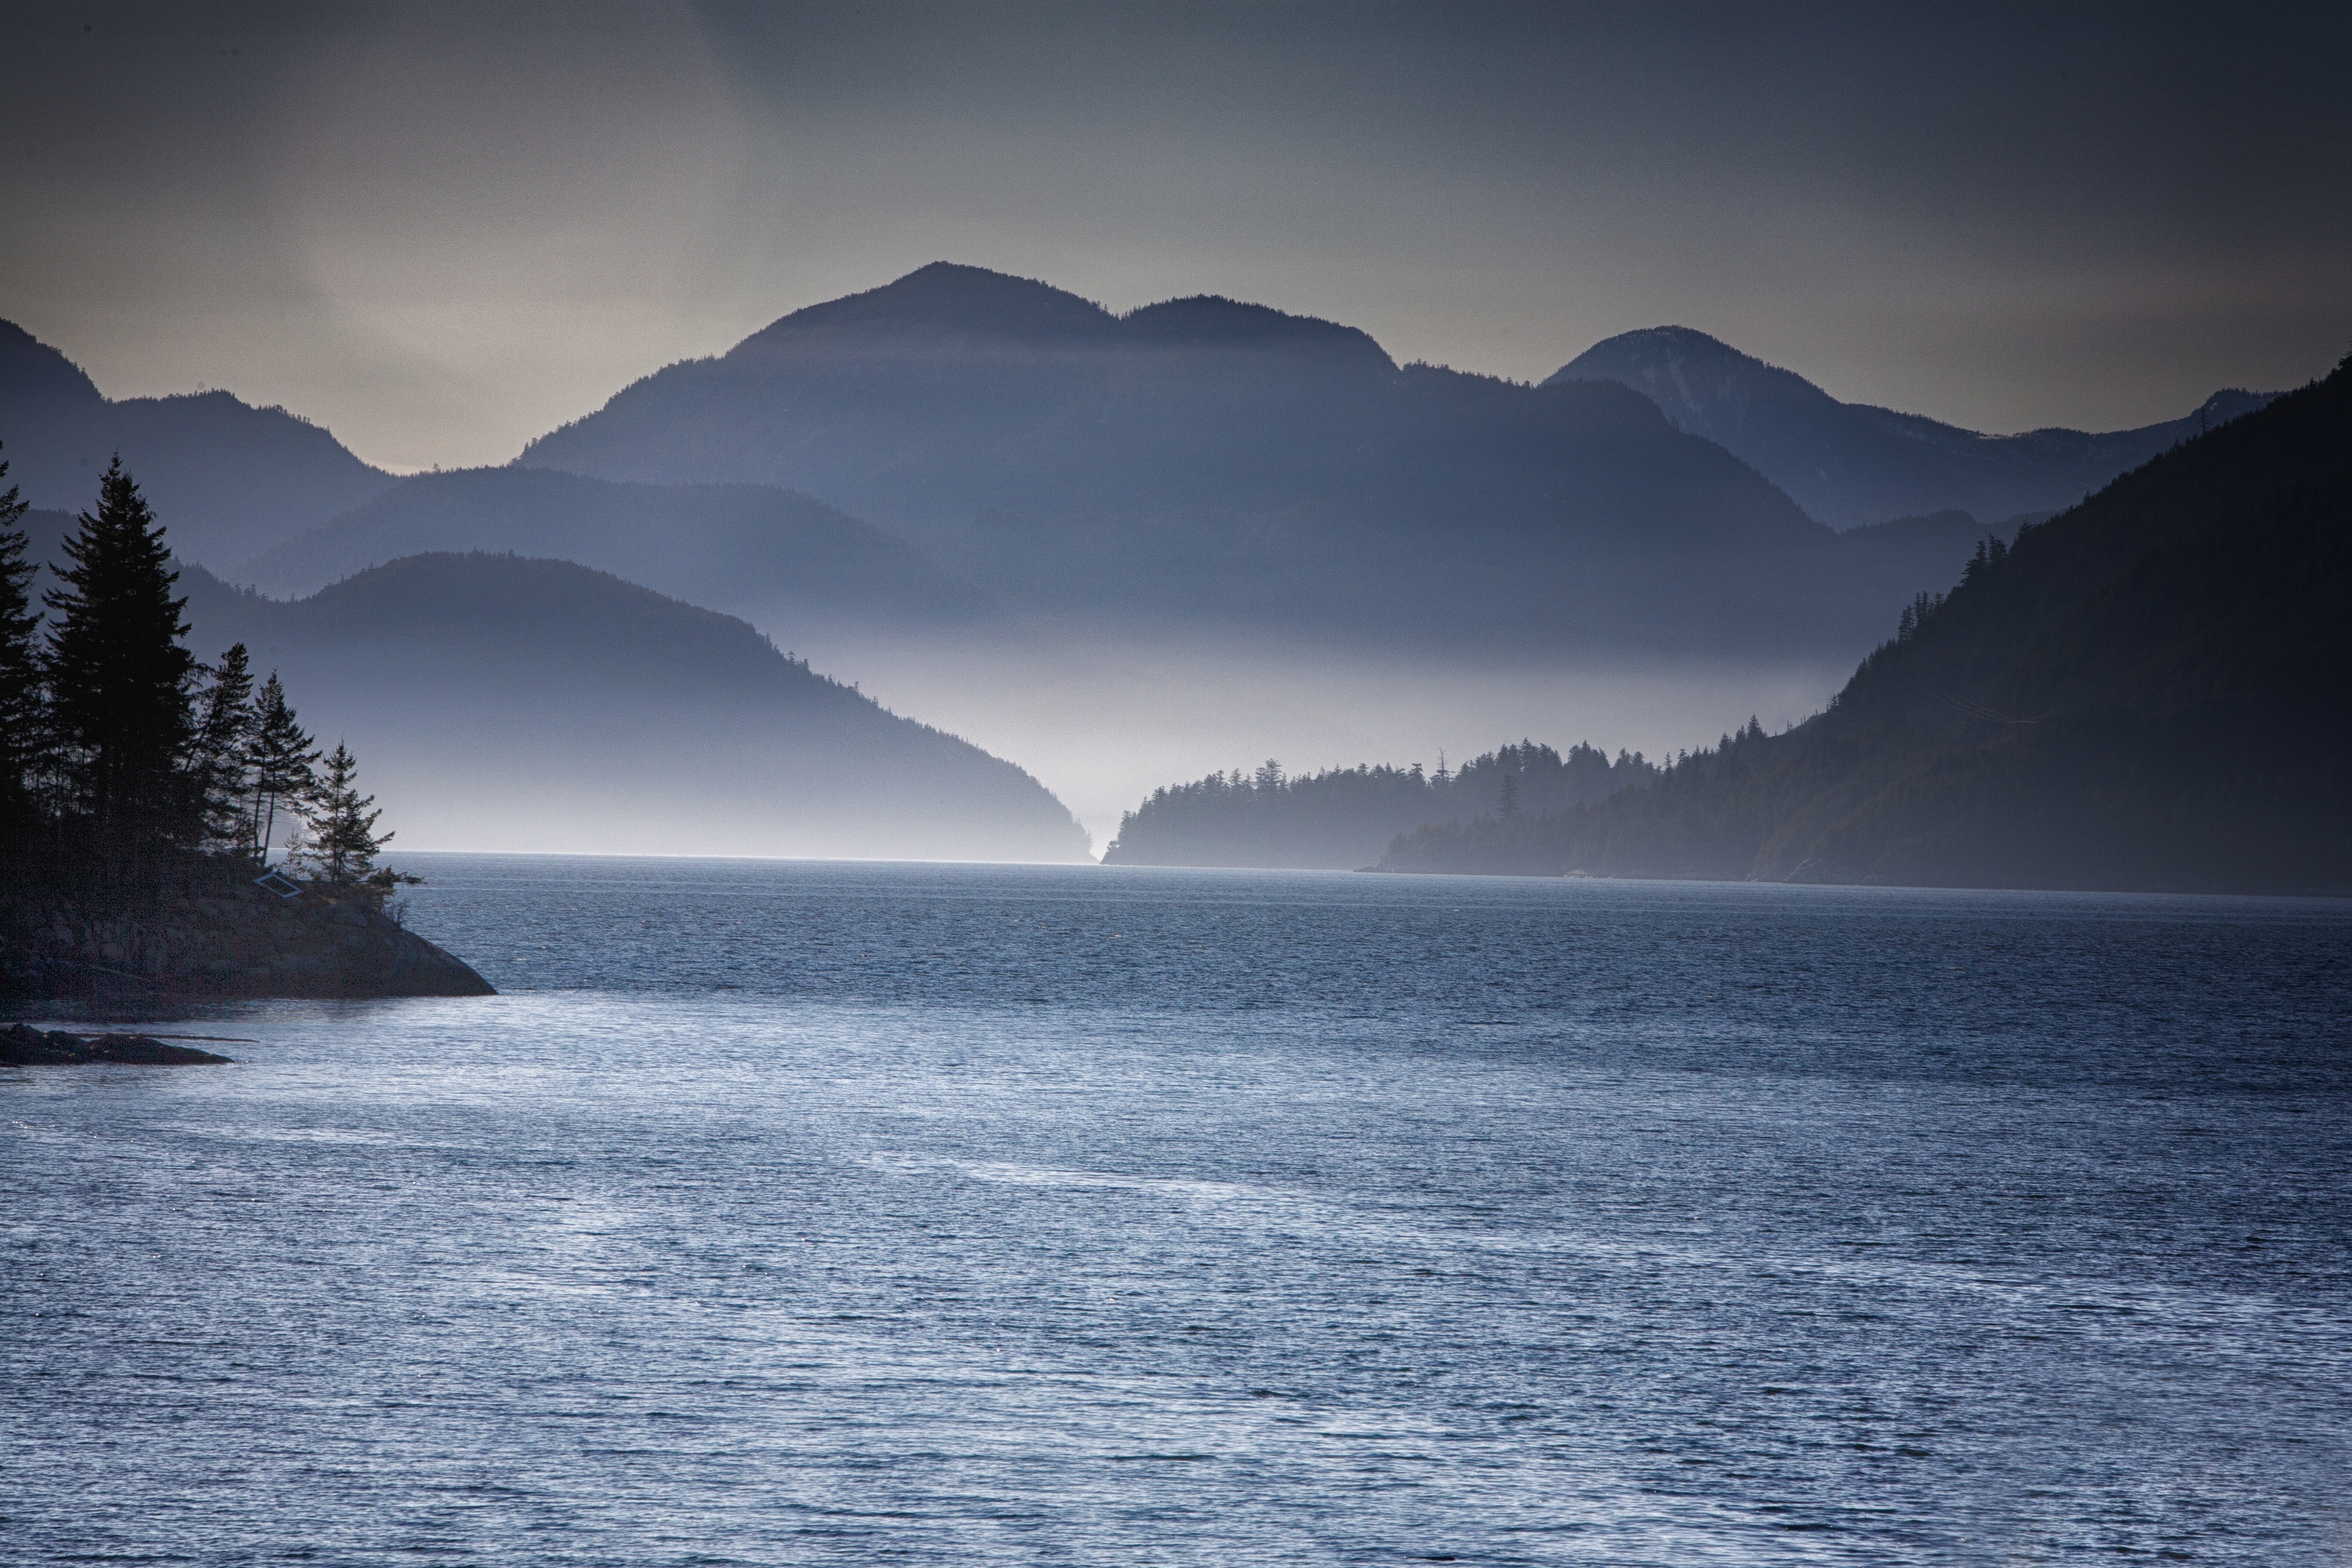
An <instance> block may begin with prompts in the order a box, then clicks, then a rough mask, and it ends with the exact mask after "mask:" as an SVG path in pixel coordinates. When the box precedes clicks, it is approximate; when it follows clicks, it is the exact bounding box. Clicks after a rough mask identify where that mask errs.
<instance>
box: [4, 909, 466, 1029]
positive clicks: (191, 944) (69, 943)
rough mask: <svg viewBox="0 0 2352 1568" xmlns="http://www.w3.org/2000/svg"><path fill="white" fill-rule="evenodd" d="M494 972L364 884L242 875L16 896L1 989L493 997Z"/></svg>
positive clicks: (104, 994) (47, 996)
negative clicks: (429, 933)
mask: <svg viewBox="0 0 2352 1568" xmlns="http://www.w3.org/2000/svg"><path fill="white" fill-rule="evenodd" d="M495 994H497V992H496V990H495V989H494V988H493V987H492V986H491V985H490V984H489V982H488V981H486V980H484V979H483V978H482V977H481V976H480V975H479V974H477V973H474V971H473V969H472V968H471V967H469V966H468V965H467V964H466V963H464V962H462V961H461V960H459V959H457V958H454V957H452V956H451V955H450V954H448V953H447V952H444V951H442V950H441V949H440V948H438V947H436V946H435V945H434V944H433V943H432V942H427V941H425V939H424V938H423V937H421V936H418V935H417V934H416V933H415V932H414V931H408V930H406V929H405V928H404V927H403V926H402V925H401V924H400V923H399V922H398V921H394V920H393V919H392V918H391V917H390V916H388V915H386V914H384V913H383V910H381V909H379V908H377V907H375V901H374V900H373V899H371V898H369V897H367V896H366V895H364V894H362V893H358V892H352V893H349V894H346V895H344V896H340V897H339V896H337V894H336V893H335V892H333V891H331V890H324V889H317V888H315V887H314V888H306V889H303V890H302V891H301V892H300V893H299V895H298V896H296V897H293V898H280V897H278V895H277V894H274V893H271V892H267V891H264V890H263V889H260V888H257V887H253V886H250V885H247V884H243V883H238V884H232V885H229V886H226V887H221V886H215V887H213V888H208V889H203V890H201V891H194V892H187V893H181V894H174V895H170V896H165V897H161V898H157V899H153V900H146V901H143V902H141V903H138V904H136V905H131V906H128V907H126V906H123V905H121V904H120V903H113V902H100V901H99V900H89V899H82V900H75V899H69V898H46V899H40V900H32V899H26V898H21V897H20V898H16V899H11V900H7V903H6V905H5V907H0V996H5V997H12V998H18V999H24V1000H45V1001H46V1000H67V999H72V1000H96V1001H108V1002H133V1001H152V1000H171V999H179V998H186V997H260V996H287V997H363V996H491V995H495Z"/></svg>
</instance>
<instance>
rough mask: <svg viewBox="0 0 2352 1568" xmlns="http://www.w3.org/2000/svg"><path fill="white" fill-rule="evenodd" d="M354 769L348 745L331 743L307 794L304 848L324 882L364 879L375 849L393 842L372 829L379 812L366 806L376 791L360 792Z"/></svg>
mask: <svg viewBox="0 0 2352 1568" xmlns="http://www.w3.org/2000/svg"><path fill="white" fill-rule="evenodd" d="M358 774H359V763H358V762H357V761H355V760H354V759H353V758H352V749H351V748H350V747H349V746H346V745H344V744H342V743H341V742H336V745H335V750H334V752H333V754H332V755H331V756H329V757H328V758H327V762H326V767H325V771H324V773H323V774H322V776H321V777H320V780H319V786H318V789H317V790H316V792H315V793H314V794H313V795H312V796H311V809H310V829H311V837H310V847H308V848H307V849H306V850H305V851H304V852H303V858H304V859H305V860H306V861H307V862H308V863H309V864H310V866H311V867H312V868H315V869H316V870H317V872H318V874H319V876H320V879H322V880H324V881H329V882H334V883H339V884H346V885H348V884H351V883H354V882H363V881H365V880H367V879H368V878H369V877H370V876H371V875H372V874H373V872H374V870H375V858H376V852H377V851H378V850H380V849H382V848H383V847H384V846H385V845H386V844H388V843H390V842H391V841H392V835H391V834H389V833H385V834H381V835H379V834H378V833H377V832H376V831H375V823H376V818H378V817H380V816H383V812H381V811H371V810H369V809H368V808H369V807H370V806H373V805H375V796H373V795H362V794H361V793H360V791H359V784H358V783H357V782H356V780H357V778H358Z"/></svg>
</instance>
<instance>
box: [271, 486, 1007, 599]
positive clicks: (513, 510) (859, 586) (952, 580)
mask: <svg viewBox="0 0 2352 1568" xmlns="http://www.w3.org/2000/svg"><path fill="white" fill-rule="evenodd" d="M448 551H457V552H467V551H490V552H510V553H515V554H520V555H532V556H548V557H555V558H560V559H562V560H567V561H576V562H578V563H581V564H583V565H586V566H593V567H595V568H597V569H599V570H601V571H605V572H610V573H612V574H614V575H616V576H620V577H625V578H627V579H628V580H629V581H630V582H633V583H638V584H644V585H646V586H647V587H650V588H654V589H657V590H659V591H660V592H662V593H665V594H668V595H674V596H675V597H677V598H681V599H685V600H687V601H688V602H689V603H691V604H696V605H705V606H708V607H710V608H715V609H719V610H724V611H727V612H730V613H731V614H736V615H741V616H750V617H752V618H754V619H756V620H758V621H760V622H761V624H763V625H767V626H790V627H813V626H819V625H824V624H835V623H837V624H847V625H854V626H862V627H867V628H873V629H876V630H884V631H887V630H893V629H906V628H913V627H920V628H923V629H926V630H940V631H961V630H968V629H971V628H972V627H975V626H985V625H988V624H991V623H992V622H993V621H995V620H997V619H998V618H1000V616H1001V612H1000V611H999V609H998V607H997V606H996V605H995V604H994V603H993V602H992V600H991V599H990V598H989V597H988V595H985V594H982V592H980V591H979V590H978V589H977V588H974V587H973V586H972V585H971V584H969V583H966V582H964V581H963V580H962V579H961V578H959V577H957V576H955V575H954V574H951V573H950V572H947V571H946V570H944V569H942V568H941V567H940V566H939V565H937V564H936V563H933V562H932V561H931V560H930V559H929V557H927V556H925V555H924V554H922V553H921V552H919V551H918V550H916V549H915V548H914V547H913V546H911V545H909V544H908V542H906V541H904V540H902V539H899V538H898V537H897V536H896V535H893V534H888V533H885V532H883V531H881V530H879V529H877V528H874V527H872V526H870V525H868V524H866V523H863V522H860V521H857V520H856V519H855V518H852V517H848V516H845V515H844V514H843V513H841V512H839V511H837V510H834V509H833V508H831V507H829V506H826V505H825V504H824V503H823V502H822V501H818V500H812V499H810V498H809V497H807V496H804V495H801V494H798V493H796V492H793V491H791V490H780V489H774V488H773V487H772V486H767V485H640V484H621V483H615V482H613V481H610V480H604V479H587V478H584V477H583V476H581V475H578V474H568V473H560V472H556V471H554V470H551V469H546V468H476V469H468V470H463V471H459V472H456V473H439V474H420V475H418V476H416V477H415V478H414V479H404V480H402V481H400V482H399V483H397V484H395V485H394V487H393V488H392V489H388V490H386V491H385V492H384V493H383V494H382V495H380V496H377V497H376V498H375V499H374V500H371V501H369V502H368V503H367V504H365V505H364V506H362V507H360V508H358V509H357V510H353V511H350V512H347V513H345V514H344V515H342V516H341V517H339V518H337V519H335V520H334V521H331V522H329V523H327V524H325V525H324V526H322V527H320V528H317V529H313V530H311V531H309V532H307V533H304V534H302V535H300V536H299V537H298V538H295V539H293V540H289V542H286V543H284V544H281V545H279V546H278V547H277V548H276V549H274V550H270V551H268V552H264V553H263V554H261V555H260V556H258V557H257V558H256V559H254V560H252V561H249V562H247V563H245V564H243V565H242V566H240V567H238V568H237V569H236V573H235V575H236V578H237V579H238V580H240V581H243V582H247V583H250V584H253V585H254V586H256V587H258V588H259V589H261V590H262V591H263V592H264V593H267V594H270V595H277V596H280V597H283V596H287V595H298V594H308V593H311V592H314V591H315V590H317V589H319V588H321V587H323V586H325V585H326V584H330V583H333V582H336V581H339V580H340V579H341V578H344V577H348V576H350V575H352V574H354V573H356V572H360V571H362V570H364V569H365V568H367V567H370V566H376V565H381V564H382V563H384V562H387V561H394V560H398V559H400V558H401V557H403V556H408V555H416V554H423V553H427V552H448Z"/></svg>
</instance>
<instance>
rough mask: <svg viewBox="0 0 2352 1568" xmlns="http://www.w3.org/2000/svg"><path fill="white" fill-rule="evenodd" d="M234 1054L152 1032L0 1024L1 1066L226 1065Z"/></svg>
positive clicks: (169, 1066)
mask: <svg viewBox="0 0 2352 1568" xmlns="http://www.w3.org/2000/svg"><path fill="white" fill-rule="evenodd" d="M232 1059H233V1058H228V1057H216V1056H215V1055H213V1053H212V1052H210V1051H200V1050H198V1049H196V1048H195V1047H194V1046H174V1045H171V1044H168V1043H166V1042H165V1041H163V1040H159V1039H157V1038H155V1037H153V1036H152V1035H75V1034H68V1032H66V1031H65V1030H63V1029H47V1030H43V1029H36V1028H34V1027H33V1026H31V1025H29V1024H10V1025H8V1026H6V1027H5V1028H0V1067H7V1068H30V1067H79V1066H82V1065H85V1064H87V1063H91V1062H116V1063H123V1064H127V1065H129V1066H132V1067H148V1068H186V1067H214V1066H219V1067H226V1066H227V1065H228V1064H229V1062H230V1061H231V1060H232Z"/></svg>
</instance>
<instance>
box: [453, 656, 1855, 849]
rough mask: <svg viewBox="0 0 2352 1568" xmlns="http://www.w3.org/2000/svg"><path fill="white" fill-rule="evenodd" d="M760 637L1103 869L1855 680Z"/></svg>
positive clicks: (1585, 665)
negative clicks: (1310, 797) (1056, 829)
mask: <svg viewBox="0 0 2352 1568" xmlns="http://www.w3.org/2000/svg"><path fill="white" fill-rule="evenodd" d="M762 629H764V630H766V631H768V633H769V634H770V636H771V637H773V638H774V639H775V641H776V642H777V644H778V646H780V647H792V648H794V649H795V650H796V651H799V652H800V653H802V654H803V655H804V656H805V657H808V658H811V659H812V660H813V662H814V665H815V668H818V669H820V670H826V671H828V672H832V673H836V674H838V675H839V677H840V678H841V679H845V680H846V679H853V672H854V678H855V679H856V681H857V684H858V689H860V690H862V691H864V692H865V693H866V695H867V696H869V697H873V698H875V699H877V700H879V701H881V702H882V703H883V704H884V705H885V706H886V707H888V708H890V709H892V710H894V711H897V712H899V713H907V714H912V715H915V716H917V717H919V718H921V719H922V720H923V721H925V722H927V723H930V724H934V725H936V726H938V727H939V728H940V729H943V730H946V731H950V733H952V734H956V735H959V736H961V737H962V738H963V739H965V740H967V741H970V742H972V743H973V744H975V745H977V746H980V747H981V748H982V749H983V750H985V751H987V752H992V754H994V755H996V756H1000V757H1005V758H1009V759H1011V760H1012V761H1013V762H1016V763H1019V764H1020V765H1021V766H1022V767H1024V768H1025V769H1027V770H1028V771H1029V772H1030V773H1032V774H1034V775H1035V777H1036V778H1037V779H1038V781H1039V782H1040V783H1042V784H1045V787H1046V788H1048V789H1050V790H1052V791H1053V792H1054V793H1055V795H1056V796H1058V797H1059V798H1060V799H1061V801H1062V802H1063V803H1064V804H1065V805H1067V806H1069V808H1070V810H1071V811H1072V812H1073V813H1074V814H1075V815H1076V816H1077V818H1078V820H1079V822H1080V823H1082V824H1083V825H1084V826H1086V828H1087V832H1088V833H1089V834H1090V835H1091V836H1092V837H1093V840H1094V847H1095V851H1096V853H1097V854H1099V853H1100V852H1101V851H1102V849H1103V847H1104V846H1106V845H1107V844H1108V842H1109V841H1110V839H1111V837H1113V836H1114V835H1115V834H1117V833H1118V823H1119V817H1120V816H1122V815H1123V814H1124V813H1127V812H1130V811H1133V810H1135V809H1136V807H1137V806H1139V805H1141V804H1142V802H1143V801H1144V799H1145V798H1146V797H1147V796H1148V795H1150V793H1151V792H1152V791H1153V790H1154V789H1157V788H1160V786H1162V785H1166V784H1179V783H1184V782H1189V781H1191V780H1193V779H1197V778H1200V777H1202V776H1203V775H1204V774H1207V773H1212V772H1216V771H1219V770H1223V769H1229V768H1234V767H1240V768H1243V769H1244V770H1248V769H1254V768H1255V767H1256V766H1257V765H1258V764H1259V763H1263V762H1265V761H1266V760H1267V759H1268V758H1274V759H1276V760H1277V761H1279V762H1280V763H1282V764H1283V766H1284V767H1285V768H1286V770H1287V771H1288V772H1290V773H1312V772H1316V771H1318V770H1319V769H1323V768H1332V767H1354V766H1356V765H1357V764H1359V763H1374V764H1378V763H1394V764H1396V765H1398V766H1405V765H1409V764H1411V763H1416V762H1417V763H1421V764H1422V765H1423V767H1426V768H1430V769H1434V768H1435V767H1436V766H1437V763H1438V760H1439V756H1440V754H1441V753H1443V754H1444V757H1445V759H1446V760H1447V761H1448V762H1449V763H1451V764H1453V765H1455V766H1458V765H1460V764H1461V763H1463V762H1464V761H1465V760H1467V759H1468V758H1471V757H1474V756H1476V755H1478V754H1480V753H1482V752H1490V751H1493V750H1494V749H1495V748H1496V746H1498V745H1503V744H1507V743H1509V742H1516V741H1519V740H1526V739H1531V740H1535V741H1539V742H1545V743H1547V744H1550V745H1553V746H1556V747H1558V748H1559V749H1561V750H1566V749H1567V748H1568V747H1569V746H1570V745H1573V744H1576V743H1577V742H1589V743H1591V744H1592V745H1595V746H1599V747H1601V749H1603V750H1604V751H1606V752H1609V753H1610V754H1611V755H1612V756H1613V755H1615V754H1616V752H1619V751H1620V750H1624V751H1636V752H1644V753H1645V754H1647V755H1649V756H1651V757H1660V756H1664V755H1667V754H1670V753H1671V752H1674V751H1675V750H1676V749H1677V748H1689V749H1692V750H1696V749H1697V748H1698V747H1700V746H1703V745H1712V744H1713V743H1714V742H1715V741H1716V739H1717V736H1719V735H1721V734H1723V733H1725V732H1726V731H1735V730H1738V728H1739V727H1740V726H1741V725H1743V724H1745V723H1747V722H1748V720H1749V719H1750V718H1756V719H1759V721H1761V722H1763V723H1764V725H1765V727H1766V728H1767V729H1769V730H1771V731H1776V732H1777V731H1780V730H1781V729H1783V728H1785V727H1786V726H1788V725H1789V724H1791V723H1795V722H1798V721H1801V720H1803V719H1804V718H1806V717H1807V716H1809V715H1811V714H1812V713H1814V712H1817V711H1818V710H1820V709H1821V708H1822V706H1823V705H1824V704H1825V703H1826V702H1827V701H1828V700H1829V698H1830V696H1831V694H1832V693H1833V692H1834V691H1836V690H1837V689H1838V688H1839V686H1841V685H1843V683H1844V680H1845V679H1846V677H1847V676H1848V675H1850V674H1851V673H1852V665H1851V662H1850V661H1848V662H1844V663H1832V662H1831V661H1830V660H1827V659H1822V660H1817V661H1806V660H1803V659H1800V658H1790V659H1787V660H1780V661H1774V660H1765V659H1755V660H1747V661H1731V660H1723V659H1709V658H1687V657H1681V658H1678V657H1673V656H1665V655H1656V656H1652V657H1648V658H1623V657H1618V658H1612V657H1610V656H1607V655H1600V654H1595V655H1578V654H1576V653H1573V652H1568V653H1563V652H1561V651H1559V650H1557V649H1549V650H1540V651H1535V652H1530V653H1529V654H1528V656H1527V657H1524V658H1513V657H1511V656H1509V655H1508V654H1507V653H1496V652H1493V651H1489V650H1467V651H1464V652H1462V653H1458V654H1453V655H1444V654H1433V653H1431V652H1430V651H1429V650H1427V649H1423V648H1416V649H1412V650H1409V651H1403V650H1401V651H1399V652H1398V653H1396V654H1394V655H1392V656H1391V655H1383V654H1381V653H1379V652H1377V651H1366V650H1364V649H1362V648H1359V647H1344V646H1342V647H1334V646H1330V645H1328V644H1316V643H1312V642H1307V641H1303V640H1302V641H1286V640H1282V639H1277V638H1273V637H1265V636H1262V635H1253V634H1244V633H1238V632H1231V633H1228V632H1221V631H1218V630H1215V629H1210V630H1203V631H1195V632H1192V633H1190V634H1183V635H1177V634H1159V633H1149V632H1147V633H1144V634H1140V635H1129V636H1124V637H1112V636H1110V635H1108V634H1106V633H1102V632H1100V631H1097V630H1094V629H1090V628H1080V629H1077V630H1074V631H1056V630H1047V631H1045V632H1042V633H1040V634H1039V635H1037V636H1034V637H1030V638H1028V639H1025V640H1023V641H1019V642H1013V641H990V640H986V639H978V638H974V639H967V640H955V639H948V638H938V639H922V638H911V637H892V638H879V637H870V636H859V635H856V634H855V633H851V632H845V631H840V630H837V629H835V628H811V627H809V626H805V625H803V626H798V627H793V626H783V625H769V626H763V628H762ZM427 794H428V795H429V790H428V791H427ZM418 842H420V843H424V844H428V845H431V846H433V847H441V846H442V845H443V844H444V843H445V842H446V841H445V840H442V839H439V838H435V837H419V839H418ZM581 842H583V840H581V839H579V838H576V837H575V838H573V839H572V843H575V844H576V843H581Z"/></svg>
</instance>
